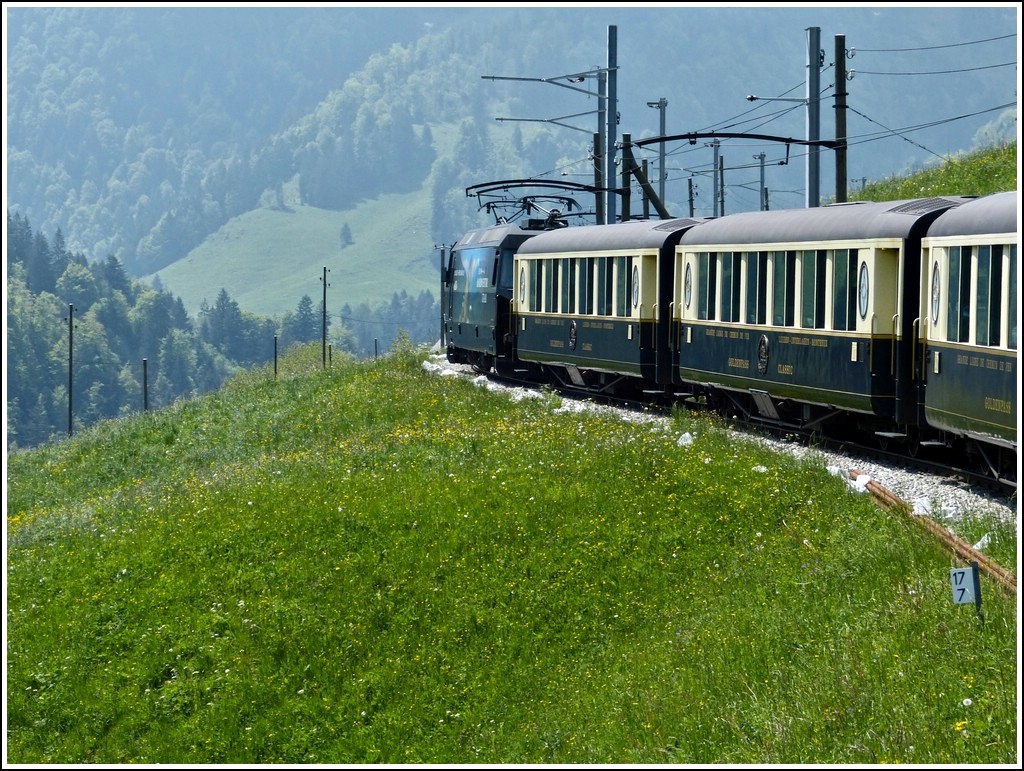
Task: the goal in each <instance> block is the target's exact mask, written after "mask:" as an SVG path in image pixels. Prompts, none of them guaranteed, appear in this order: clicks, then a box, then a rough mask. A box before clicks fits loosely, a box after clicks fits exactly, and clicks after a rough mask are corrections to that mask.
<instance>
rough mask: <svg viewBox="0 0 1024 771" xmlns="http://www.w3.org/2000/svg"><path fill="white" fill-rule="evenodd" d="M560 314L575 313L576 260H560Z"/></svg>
mask: <svg viewBox="0 0 1024 771" xmlns="http://www.w3.org/2000/svg"><path fill="white" fill-rule="evenodd" d="M562 312H563V313H575V312H576V260H570V259H563V260H562Z"/></svg>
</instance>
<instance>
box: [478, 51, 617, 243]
mask: <svg viewBox="0 0 1024 771" xmlns="http://www.w3.org/2000/svg"><path fill="white" fill-rule="evenodd" d="M480 77H481V78H483V79H484V80H525V81H530V82H533V83H550V84H552V85H554V86H561V87H562V88H568V89H569V90H570V91H579V92H580V93H581V94H586V95H587V96H593V95H594V94H593V92H592V91H590V90H589V89H586V88H581V87H580V86H579V85H575V84H579V83H583V82H584V81H586V80H588V79H590V78H596V79H597V105H598V107H597V110H590V111H589V112H580V113H575V114H573V115H563V116H561V117H559V118H548V119H544V118H495V120H497V121H506V120H509V121H520V122H523V123H552V124H554V125H556V126H562V127H563V128H570V129H573V130H574V131H584V132H586V129H583V128H580V127H579V126H573V125H571V124H569V123H563V122H562V121H564V120H568V119H569V118H578V117H580V116H582V115H592V114H593V113H594V112H596V113H597V133H596V134H594V152H593V160H594V168H595V174H594V187H595V188H597V189H598V191H599V192H597V193H595V202H594V204H595V212H596V217H597V224H599V225H600V224H603V223H604V220H605V207H604V195H603V193H602V192H600V191H603V190H604V189H605V180H606V179H608V180H614V174H615V163H614V158H613V157H612V156H614V154H615V145H614V140H615V136H614V134H612V135H611V137H610V138H606V139H605V141H604V142H602V141H601V137H604V136H605V131H606V130H607V129H608V127H609V126H611V125H613V122H614V121H615V118H614V116H616V115H617V113H616V112H615V109H614V106H613V107H612V108H611V110H609V108H608V102H609V96H608V88H609V86H608V82H609V79H608V72H607V70H602V69H598V70H587V71H586V72H575V73H572V74H569V75H562V76H560V77H557V78H515V77H507V76H502V75H481V76H480ZM563 80H564V81H567V82H566V83H562V82H561V81H563ZM611 82H612V88H614V83H615V81H614V73H613V77H612V81H611ZM569 84H573V85H569ZM612 99H613V100H614V97H612ZM612 104H613V105H614V101H612ZM609 113H610V114H611V116H613V117H606V116H608V114H609ZM602 144H603V145H604V146H605V147H607V148H609V156H610V157H612V160H611V161H610V162H608V163H607V165H606V163H605V158H604V157H603V155H602V152H601V149H602ZM606 169H607V172H606ZM606 174H607V175H608V176H606ZM610 184H612V185H614V181H612V182H611V183H610ZM609 199H610V200H611V201H614V196H609ZM611 214H612V217H614V208H612V209H611ZM612 217H609V221H613V220H612Z"/></svg>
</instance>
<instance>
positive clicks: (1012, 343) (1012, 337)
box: [1006, 244, 1017, 351]
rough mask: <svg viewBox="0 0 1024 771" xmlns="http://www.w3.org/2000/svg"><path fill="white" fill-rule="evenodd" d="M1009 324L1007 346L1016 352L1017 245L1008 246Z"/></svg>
mask: <svg viewBox="0 0 1024 771" xmlns="http://www.w3.org/2000/svg"><path fill="white" fill-rule="evenodd" d="M1006 315H1007V317H1008V319H1009V322H1010V334H1009V335H1008V337H1007V343H1006V344H1007V346H1008V347H1009V348H1010V349H1011V350H1014V351H1016V350H1017V244H1010V307H1009V309H1008V311H1007V314H1006Z"/></svg>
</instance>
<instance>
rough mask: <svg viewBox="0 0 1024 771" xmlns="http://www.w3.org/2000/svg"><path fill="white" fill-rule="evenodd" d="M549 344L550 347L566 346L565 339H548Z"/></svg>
mask: <svg viewBox="0 0 1024 771" xmlns="http://www.w3.org/2000/svg"><path fill="white" fill-rule="evenodd" d="M548 346H549V347H550V348H565V341H564V340H548Z"/></svg>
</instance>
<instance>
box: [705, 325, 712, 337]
mask: <svg viewBox="0 0 1024 771" xmlns="http://www.w3.org/2000/svg"><path fill="white" fill-rule="evenodd" d="M704 336H705V337H714V336H715V330H713V329H711V328H710V327H707V328H706V329H705V330H704Z"/></svg>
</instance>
